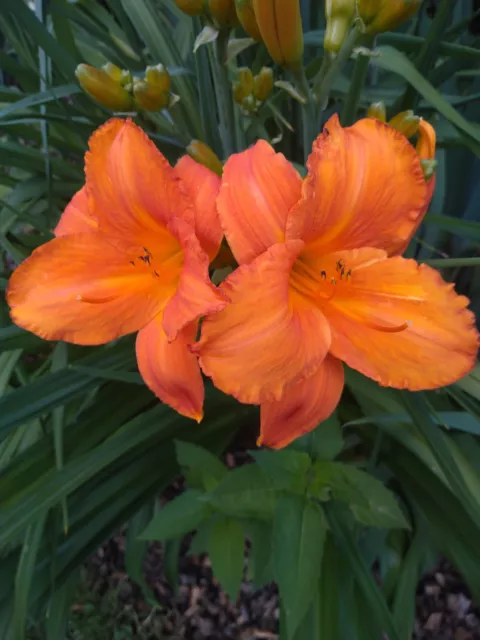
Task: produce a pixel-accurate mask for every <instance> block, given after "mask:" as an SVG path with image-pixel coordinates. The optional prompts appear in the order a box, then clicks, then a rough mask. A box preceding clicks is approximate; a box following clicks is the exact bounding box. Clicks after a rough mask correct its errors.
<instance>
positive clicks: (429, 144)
mask: <svg viewBox="0 0 480 640" xmlns="http://www.w3.org/2000/svg"><path fill="white" fill-rule="evenodd" d="M436 142H437V135H436V133H435V129H434V128H433V127H432V125H431V124H430V123H428V122H427V121H426V120H423V119H421V120H420V122H419V124H418V141H417V146H416V150H417V153H418V157H419V158H420V159H421V160H432V159H433V158H435V146H436Z"/></svg>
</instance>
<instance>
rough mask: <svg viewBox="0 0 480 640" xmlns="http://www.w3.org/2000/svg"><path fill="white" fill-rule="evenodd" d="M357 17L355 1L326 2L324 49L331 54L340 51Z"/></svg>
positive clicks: (338, 0)
mask: <svg viewBox="0 0 480 640" xmlns="http://www.w3.org/2000/svg"><path fill="white" fill-rule="evenodd" d="M354 17H355V0H325V19H326V22H327V28H326V29H325V38H324V40H323V48H324V49H325V51H328V52H329V53H334V54H337V53H338V52H339V51H340V48H341V46H342V43H343V41H344V40H345V36H346V35H347V33H348V31H349V30H350V27H351V26H352V22H353V19H354Z"/></svg>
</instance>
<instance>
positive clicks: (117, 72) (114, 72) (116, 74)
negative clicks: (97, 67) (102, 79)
mask: <svg viewBox="0 0 480 640" xmlns="http://www.w3.org/2000/svg"><path fill="white" fill-rule="evenodd" d="M102 69H103V70H104V71H105V73H108V75H109V76H110V77H111V78H112V80H115V82H118V84H122V82H121V80H122V74H123V69H120V67H117V65H116V64H113V62H107V63H106V64H104V65H103V67H102Z"/></svg>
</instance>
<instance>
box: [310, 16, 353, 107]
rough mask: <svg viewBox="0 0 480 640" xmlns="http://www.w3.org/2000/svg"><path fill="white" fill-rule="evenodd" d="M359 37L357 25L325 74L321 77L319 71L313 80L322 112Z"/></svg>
mask: <svg viewBox="0 0 480 640" xmlns="http://www.w3.org/2000/svg"><path fill="white" fill-rule="evenodd" d="M361 35H362V34H361V31H360V27H359V26H358V25H355V26H354V27H353V29H352V30H351V31H350V33H349V34H348V36H347V37H346V38H345V40H344V41H343V44H342V48H341V49H340V51H339V53H338V55H337V57H336V58H335V59H334V60H333V61H332V62H331V64H330V66H329V68H328V69H327V72H326V73H325V74H324V75H323V74H322V69H320V71H319V73H318V76H317V78H316V79H315V84H314V86H313V93H314V96H315V98H316V101H317V103H318V104H319V105H320V109H321V110H322V111H324V110H325V108H326V106H327V103H328V98H329V96H330V91H331V90H332V86H333V83H334V81H335V78H336V77H337V75H338V74H339V73H340V71H341V70H342V69H343V67H344V65H345V64H346V62H347V61H348V60H349V58H350V56H351V55H352V52H353V50H354V48H355V47H356V46H357V43H358V40H359V38H360V37H361ZM322 67H323V65H322ZM323 71H324V69H323ZM322 75H323V77H322Z"/></svg>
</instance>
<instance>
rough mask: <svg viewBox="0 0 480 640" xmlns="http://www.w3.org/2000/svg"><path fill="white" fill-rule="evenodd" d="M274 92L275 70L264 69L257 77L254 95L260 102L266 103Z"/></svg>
mask: <svg viewBox="0 0 480 640" xmlns="http://www.w3.org/2000/svg"><path fill="white" fill-rule="evenodd" d="M272 90H273V69H271V68H270V67H262V68H261V69H260V72H259V73H258V74H257V75H256V76H255V84H254V87H253V95H254V96H255V98H256V99H257V100H259V101H260V102H265V100H266V99H267V98H268V96H269V95H270V94H271V93H272Z"/></svg>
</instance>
